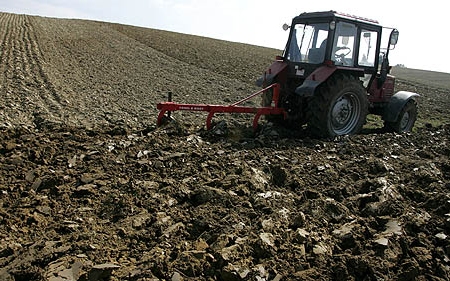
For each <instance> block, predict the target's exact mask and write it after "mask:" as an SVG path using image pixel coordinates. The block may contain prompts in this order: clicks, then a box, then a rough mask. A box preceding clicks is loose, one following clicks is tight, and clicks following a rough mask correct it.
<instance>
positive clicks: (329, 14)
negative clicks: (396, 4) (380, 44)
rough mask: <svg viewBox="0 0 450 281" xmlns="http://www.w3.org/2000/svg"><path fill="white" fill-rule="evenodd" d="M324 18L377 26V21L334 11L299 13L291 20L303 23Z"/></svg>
mask: <svg viewBox="0 0 450 281" xmlns="http://www.w3.org/2000/svg"><path fill="white" fill-rule="evenodd" d="M324 18H328V19H330V20H331V19H345V20H347V21H354V22H361V23H365V24H371V25H378V26H379V22H378V21H377V20H373V19H368V18H364V17H359V16H354V15H350V14H345V13H340V12H336V11H325V12H312V13H301V14H300V15H298V16H296V17H295V18H294V19H293V22H294V23H304V22H305V21H317V20H321V19H324Z"/></svg>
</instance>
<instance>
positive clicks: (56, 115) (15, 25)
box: [1, 14, 64, 126]
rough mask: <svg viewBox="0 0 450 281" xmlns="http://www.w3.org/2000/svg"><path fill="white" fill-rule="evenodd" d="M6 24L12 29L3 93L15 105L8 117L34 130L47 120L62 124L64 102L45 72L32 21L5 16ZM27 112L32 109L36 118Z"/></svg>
mask: <svg viewBox="0 0 450 281" xmlns="http://www.w3.org/2000/svg"><path fill="white" fill-rule="evenodd" d="M3 21H5V22H6V24H7V25H8V26H9V28H7V30H8V32H5V34H4V36H3V37H4V40H3V43H2V49H3V50H4V54H2V58H1V61H2V68H3V73H4V78H3V80H4V81H3V83H2V85H4V89H5V90H3V91H2V93H3V96H4V98H6V99H7V100H10V101H11V104H12V105H13V107H12V108H9V109H8V111H9V112H10V113H11V114H7V115H6V116H14V117H13V119H14V120H20V121H19V122H20V123H22V124H26V125H30V126H40V124H39V123H40V122H41V121H42V120H43V119H48V120H52V121H59V120H61V112H63V111H64V110H63V105H62V104H61V98H60V97H59V96H58V94H57V92H56V90H55V88H54V86H53V85H52V83H51V82H50V80H49V78H48V76H47V75H46V73H45V71H44V68H43V58H42V57H43V56H42V51H41V49H40V47H39V43H38V40H37V36H36V34H35V33H36V32H35V28H34V26H33V24H32V23H31V21H30V18H29V17H28V16H26V15H9V14H3ZM23 108H28V109H30V108H32V111H33V115H32V116H30V115H29V114H22V113H21V112H24V110H23ZM2 119H6V117H5V118H2ZM3 123H6V124H8V123H9V121H8V120H3Z"/></svg>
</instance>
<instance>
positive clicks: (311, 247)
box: [0, 13, 450, 281]
mask: <svg viewBox="0 0 450 281" xmlns="http://www.w3.org/2000/svg"><path fill="white" fill-rule="evenodd" d="M0 26H1V27H2V28H0V38H1V41H0V44H1V46H0V48H1V50H0V51H1V53H0V69H1V76H0V83H1V84H0V94H1V97H2V98H1V101H0V127H1V131H2V133H1V135H0V166H1V169H0V173H1V176H0V190H1V194H0V280H61V281H62V280H108V278H109V279H110V280H449V278H450V260H449V255H450V243H449V238H448V235H450V217H449V216H450V193H449V190H450V161H449V155H450V149H449V137H450V121H449V119H448V111H449V107H450V106H449V105H450V96H449V90H448V89H437V88H433V87H430V86H427V85H421V84H416V83H412V82H410V81H407V80H401V81H399V83H398V87H397V90H402V89H403V90H410V91H415V92H419V93H421V95H422V96H423V98H422V100H421V103H420V108H419V120H418V128H416V130H415V131H414V132H413V133H412V134H405V135H394V134H385V133H378V130H377V129H373V127H372V123H371V122H369V124H368V126H367V127H366V128H365V130H364V132H363V134H361V135H358V136H352V137H341V138H337V139H335V140H315V139H310V138H309V137H307V136H304V135H303V136H301V135H300V136H298V134H301V132H294V133H292V132H286V131H284V130H282V129H279V128H273V127H271V126H270V125H267V124H266V125H264V124H263V127H262V131H260V132H259V133H258V134H257V135H253V134H252V132H251V128H250V120H251V118H250V117H249V116H231V117H228V118H227V119H226V122H219V125H221V127H220V126H218V127H216V129H215V130H213V131H212V132H205V131H204V130H203V129H202V127H203V125H204V123H203V122H204V117H205V116H204V115H203V114H193V113H183V114H176V115H175V117H177V119H179V120H180V121H181V123H182V124H183V125H178V124H176V123H175V124H170V125H168V126H166V127H163V128H156V127H155V125H154V124H155V122H156V115H157V111H156V109H155V104H156V103H157V102H159V101H162V100H165V99H166V95H167V93H168V92H169V91H172V92H173V93H174V98H175V99H176V100H178V101H183V102H202V103H204V102H206V103H209V102H213V103H219V104H224V103H230V102H232V101H235V100H238V99H240V98H241V97H244V96H246V95H247V94H248V93H250V92H252V91H254V90H255V89H256V88H255V86H253V84H252V83H253V81H254V80H255V79H256V78H257V77H258V75H259V74H260V73H261V72H262V71H263V70H264V68H265V67H266V66H267V65H268V64H269V63H270V62H271V59H272V58H273V57H274V55H275V54H277V51H276V50H271V49H265V48H260V47H255V46H249V45H244V44H236V43H230V42H225V41H218V40H212V39H207V38H201V37H195V36H187V35H182V34H176V33H168V32H163V31H158V30H151V29H144V28H138V27H131V26H123V25H117V24H109V23H101V22H91V21H80V20H61V19H50V18H40V17H30V16H24V15H12V14H4V13H0ZM237 69H238V70H242V71H236V70H237ZM220 118H221V117H220V116H219V117H218V118H217V119H218V120H217V121H219V120H220ZM224 118H225V117H224ZM372 122H375V123H376V120H375V121H373V120H372ZM294 135H296V136H295V137H294Z"/></svg>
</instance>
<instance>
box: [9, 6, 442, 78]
mask: <svg viewBox="0 0 450 281" xmlns="http://www.w3.org/2000/svg"><path fill="white" fill-rule="evenodd" d="M444 4H445V1H442V0H427V1H395V0H394V1H392V0H376V1H362V0H359V1H358V0H341V1H336V0H315V1H310V2H308V1H301V0H275V1H268V0H0V11H2V12H11V13H18V14H27V15H39V16H47V17H57V18H75V19H90V20H99V21H106V22H115V23H123V24H129V25H135V26H143V27H148V28H156V29H162V30H168V31H175V32H180V33H186V34H194V35H200V36H205V37H210V38H216V39H222V40H227V41H234V42H241V43H247V44H252V45H258V46H265V47H271V48H276V49H280V50H282V49H284V47H285V44H286V41H287V37H288V32H285V31H283V29H282V28H281V27H282V25H283V24H284V23H288V24H289V23H290V21H291V20H292V18H293V17H295V16H296V15H299V14H300V13H302V12H315V11H329V10H335V11H338V12H343V13H347V14H352V15H357V16H361V17H365V18H370V19H375V20H378V21H379V22H380V24H381V25H383V26H387V27H394V28H397V29H398V30H399V32H400V36H399V41H398V44H397V46H396V48H395V50H393V51H391V52H390V53H389V59H390V63H391V65H397V64H403V65H405V66H406V67H408V68H415V69H424V70H432V71H439V72H447V73H450V56H449V55H446V52H447V51H448V50H449V49H450V48H449V47H448V45H447V44H448V43H450V42H449V40H447V39H446V38H445V37H446V36H445V34H447V33H448V31H446V30H444V28H445V26H446V25H447V24H445V22H446V17H447V16H448V15H447V14H448V13H447V12H446V11H447V10H446V8H444ZM444 13H445V14H444ZM0 28H1V27H0ZM280 53H281V52H280Z"/></svg>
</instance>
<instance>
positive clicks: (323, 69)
mask: <svg viewBox="0 0 450 281" xmlns="http://www.w3.org/2000/svg"><path fill="white" fill-rule="evenodd" d="M336 69H337V67H335V66H326V65H323V66H320V67H318V68H317V69H316V70H314V71H313V73H311V74H310V75H309V76H308V77H306V79H305V81H303V84H301V85H300V86H298V87H297V89H295V93H296V94H297V95H299V96H301V97H312V96H313V95H314V92H315V90H316V88H317V87H318V86H319V85H320V84H322V83H323V82H325V81H326V80H327V79H328V78H329V77H330V76H331V75H332V74H333V73H334V72H335V71H336Z"/></svg>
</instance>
